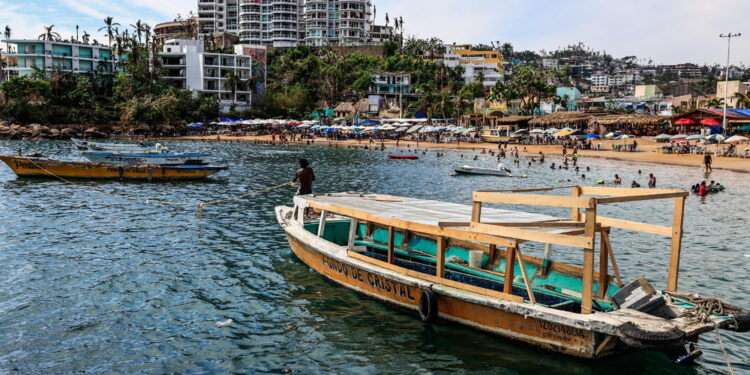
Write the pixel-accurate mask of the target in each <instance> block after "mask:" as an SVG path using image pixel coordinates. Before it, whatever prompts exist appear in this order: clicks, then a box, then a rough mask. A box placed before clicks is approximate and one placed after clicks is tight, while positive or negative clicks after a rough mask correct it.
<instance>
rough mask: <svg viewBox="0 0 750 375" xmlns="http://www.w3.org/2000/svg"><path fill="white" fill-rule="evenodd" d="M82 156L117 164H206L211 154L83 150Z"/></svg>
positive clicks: (94, 161) (95, 160) (100, 161)
mask: <svg viewBox="0 0 750 375" xmlns="http://www.w3.org/2000/svg"><path fill="white" fill-rule="evenodd" d="M83 156H84V157H85V158H86V159H89V160H90V161H91V162H93V163H106V164H118V165H141V164H149V165H185V164H187V165H206V164H209V158H210V156H211V155H208V154H200V153H192V154H183V153H168V152H167V153H157V152H155V153H150V152H149V153H132V152H125V153H123V152H98V151H84V152H83Z"/></svg>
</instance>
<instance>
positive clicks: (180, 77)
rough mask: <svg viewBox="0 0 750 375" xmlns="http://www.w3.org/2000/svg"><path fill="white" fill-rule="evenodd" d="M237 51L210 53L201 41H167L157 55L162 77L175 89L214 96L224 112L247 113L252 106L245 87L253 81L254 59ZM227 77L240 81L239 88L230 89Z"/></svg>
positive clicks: (249, 94)
mask: <svg viewBox="0 0 750 375" xmlns="http://www.w3.org/2000/svg"><path fill="white" fill-rule="evenodd" d="M237 47H238V51H239V52H240V53H239V54H238V53H234V54H228V53H211V52H206V51H205V49H204V44H203V42H202V41H198V40H186V39H175V40H170V41H167V42H166V43H165V44H164V46H163V49H162V51H161V52H160V53H159V60H160V61H161V64H162V77H164V78H166V79H168V80H170V81H173V83H174V85H175V86H176V87H179V88H182V89H187V90H191V91H193V92H194V93H196V94H207V95H214V96H216V97H217V98H218V99H219V104H220V106H221V110H222V111H223V112H228V111H230V110H232V109H234V110H237V111H243V110H247V109H249V108H250V106H251V103H252V92H253V87H249V85H248V83H249V82H251V78H252V77H253V69H252V67H253V64H252V63H253V58H252V56H248V55H243V54H241V53H242V48H243V46H237ZM230 75H234V76H236V77H237V78H239V84H237V85H236V86H232V85H231V82H229V81H228V78H229V76H230ZM233 91H234V92H233Z"/></svg>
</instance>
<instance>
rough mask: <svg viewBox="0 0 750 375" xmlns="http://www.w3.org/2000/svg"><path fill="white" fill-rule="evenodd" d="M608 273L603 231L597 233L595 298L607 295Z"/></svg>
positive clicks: (607, 255) (607, 258) (607, 254)
mask: <svg viewBox="0 0 750 375" xmlns="http://www.w3.org/2000/svg"><path fill="white" fill-rule="evenodd" d="M608 271H609V253H608V252H607V247H606V246H604V231H601V232H599V292H598V294H597V296H598V297H599V298H604V296H605V295H607V288H608V287H609V283H608V282H607V280H608V279H609V277H608Z"/></svg>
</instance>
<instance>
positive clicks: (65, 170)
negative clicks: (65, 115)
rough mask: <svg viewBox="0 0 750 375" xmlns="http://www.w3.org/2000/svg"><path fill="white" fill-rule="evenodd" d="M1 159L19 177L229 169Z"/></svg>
mask: <svg viewBox="0 0 750 375" xmlns="http://www.w3.org/2000/svg"><path fill="white" fill-rule="evenodd" d="M0 160H2V161H3V162H4V163H5V164H7V165H8V167H10V169H12V170H13V172H15V173H16V175H18V176H19V177H47V178H50V177H62V178H82V179H125V180H147V181H169V180H195V179H203V178H206V177H208V176H210V175H212V174H215V173H217V172H219V171H223V170H225V169H227V167H224V166H211V165H178V166H160V165H111V164H99V163H89V162H80V161H61V160H54V159H48V158H44V157H29V156H10V155H0Z"/></svg>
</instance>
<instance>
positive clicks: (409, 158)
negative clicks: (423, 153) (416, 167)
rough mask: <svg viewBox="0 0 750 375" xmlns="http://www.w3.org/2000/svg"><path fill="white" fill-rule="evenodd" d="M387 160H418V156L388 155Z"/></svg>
mask: <svg viewBox="0 0 750 375" xmlns="http://www.w3.org/2000/svg"><path fill="white" fill-rule="evenodd" d="M388 158H389V159H397V160H399V159H400V160H417V159H419V156H417V155H388Z"/></svg>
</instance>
